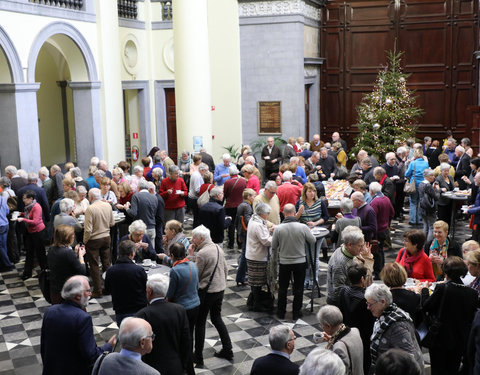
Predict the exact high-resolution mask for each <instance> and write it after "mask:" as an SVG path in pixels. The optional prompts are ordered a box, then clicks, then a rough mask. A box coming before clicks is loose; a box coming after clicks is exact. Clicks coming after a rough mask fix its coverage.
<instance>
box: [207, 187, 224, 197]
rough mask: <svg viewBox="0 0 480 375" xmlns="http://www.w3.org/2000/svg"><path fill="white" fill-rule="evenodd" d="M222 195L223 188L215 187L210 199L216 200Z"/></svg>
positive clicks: (211, 191)
mask: <svg viewBox="0 0 480 375" xmlns="http://www.w3.org/2000/svg"><path fill="white" fill-rule="evenodd" d="M222 194H223V188H222V187H221V186H215V187H214V188H213V189H212V190H210V198H215V197H218V196H219V195H222Z"/></svg>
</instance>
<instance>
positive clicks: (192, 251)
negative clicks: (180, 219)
mask: <svg viewBox="0 0 480 375" xmlns="http://www.w3.org/2000/svg"><path fill="white" fill-rule="evenodd" d="M188 252H189V258H190V259H192V260H194V261H195V263H196V265H197V268H198V282H199V289H198V296H199V297H200V310H199V312H198V317H197V324H196V326H195V352H194V355H193V362H195V363H196V364H197V365H199V366H200V365H203V345H204V342H205V325H206V323H207V317H208V314H209V313H210V320H211V322H212V324H213V325H214V326H215V328H216V330H217V332H218V335H219V336H220V340H221V341H222V350H220V351H219V352H216V353H215V354H214V355H215V357H218V358H224V359H227V360H229V361H231V360H232V359H233V351H232V341H231V340H230V336H229V334H228V330H227V327H225V323H224V322H223V320H222V303H223V295H224V293H225V288H226V287H227V283H226V281H227V275H228V271H227V262H226V261H225V256H224V254H223V250H222V249H221V247H220V246H218V245H216V244H214V243H213V242H212V239H211V238H210V231H209V230H208V228H206V227H204V226H203V225H200V226H198V227H196V228H195V229H193V231H192V245H191V246H190V248H189V249H188Z"/></svg>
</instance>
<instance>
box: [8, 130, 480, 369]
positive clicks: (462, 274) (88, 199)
mask: <svg viewBox="0 0 480 375" xmlns="http://www.w3.org/2000/svg"><path fill="white" fill-rule="evenodd" d="M259 158H261V162H259V160H257V159H256V156H255V155H254V153H253V152H252V150H251V148H250V147H249V146H244V147H243V148H242V150H241V154H240V156H239V157H238V159H237V160H233V158H232V156H231V155H229V154H224V155H223V156H222V161H221V162H220V163H219V164H217V165H215V164H214V160H213V158H212V156H211V155H209V154H208V153H207V152H206V151H205V150H201V152H199V153H195V154H193V155H191V154H190V153H189V152H188V151H184V152H183V153H182V154H181V156H180V158H179V160H178V163H177V164H175V162H174V161H173V160H172V159H171V158H170V157H169V156H168V154H167V152H166V151H164V150H159V149H158V148H157V147H155V148H153V149H152V150H151V151H150V152H149V154H148V155H147V156H146V157H145V158H144V159H142V160H141V163H142V166H139V165H137V166H134V167H133V170H132V173H130V169H131V166H130V164H129V163H127V162H125V161H121V162H119V163H118V164H117V165H116V166H115V167H114V168H113V170H112V171H109V168H108V164H107V163H106V162H105V161H104V160H99V159H98V158H96V157H93V158H92V160H91V166H90V167H89V169H88V177H87V178H83V177H82V171H81V170H80V168H78V167H75V166H74V165H73V164H72V163H66V164H65V166H64V168H63V169H62V168H60V167H59V166H58V165H53V166H52V167H50V169H47V168H45V167H42V168H41V169H40V170H39V171H38V172H30V173H27V172H25V171H22V170H17V168H16V167H15V166H8V167H6V168H5V176H4V177H1V178H0V194H1V195H0V271H1V272H10V271H12V270H14V269H15V266H14V264H15V263H17V262H19V260H20V255H22V254H23V253H24V254H25V265H24V268H23V274H22V275H21V277H22V279H23V280H27V279H29V278H31V277H32V276H33V272H34V271H35V270H36V266H37V265H38V267H39V270H38V272H37V273H38V274H39V275H41V274H42V273H44V271H45V270H47V269H48V270H49V275H50V281H49V285H50V288H49V292H48V293H49V294H48V295H47V297H48V300H49V301H50V302H51V303H52V305H53V306H52V307H50V308H48V309H47V310H46V312H45V315H44V318H43V325H42V336H41V354H42V360H43V365H44V374H57V373H58V374H64V373H69V372H72V373H82V374H88V373H91V370H92V368H93V367H94V368H95V371H97V372H96V373H98V374H111V373H113V372H114V371H115V370H118V369H125V368H136V367H135V366H137V365H136V363H137V362H139V364H138V366H139V367H138V368H137V370H138V371H140V368H141V371H142V372H138V373H145V374H158V373H161V374H181V373H188V374H194V373H195V370H194V368H195V366H197V367H201V366H203V365H204V356H203V349H204V348H203V346H204V341H205V329H206V323H207V318H208V315H210V320H211V322H212V324H213V325H214V327H215V328H216V330H217V331H218V335H219V337H220V340H221V344H222V349H221V350H220V351H218V352H216V353H215V356H216V357H219V358H223V359H225V360H232V359H233V355H234V353H233V346H232V342H231V339H230V336H229V332H228V330H227V328H226V326H225V324H224V322H223V319H222V313H221V312H222V302H223V298H224V292H225V289H226V287H227V274H228V271H227V263H226V260H225V253H224V246H225V248H228V249H234V248H235V245H236V246H237V248H238V250H239V253H238V268H237V274H236V279H235V282H236V285H237V287H239V288H244V287H250V295H249V296H248V300H247V307H248V309H249V310H251V311H256V312H267V313H270V314H274V313H275V314H276V315H277V317H278V318H279V319H280V320H285V319H286V318H287V317H288V318H289V317H291V318H292V319H293V320H297V319H299V318H301V317H302V316H303V311H302V310H303V295H304V291H305V289H311V288H314V287H315V286H318V280H319V261H320V260H323V261H324V262H328V270H327V274H326V280H327V304H326V305H325V306H322V307H321V309H320V310H319V311H318V315H317V318H318V322H319V324H320V326H321V327H322V330H323V332H321V335H320V332H319V334H318V335H317V336H318V337H317V336H315V337H317V338H318V340H317V341H318V342H326V349H316V350H313V351H312V352H311V353H310V354H309V355H308V356H307V358H306V360H305V362H304V363H303V365H302V366H301V367H299V366H298V365H297V364H295V363H293V362H291V361H290V354H291V353H292V352H293V350H294V348H295V335H294V332H293V331H292V329H290V328H289V326H286V325H278V326H275V327H272V328H271V329H270V334H269V340H270V347H271V350H272V352H271V353H270V354H269V355H267V356H265V357H261V358H258V359H256V360H255V363H254V364H253V367H252V369H251V373H252V374H264V373H273V372H274V371H277V372H279V373H280V374H298V373H300V374H304V375H307V374H308V375H316V374H332V375H334V374H335V375H337V374H338V375H341V374H348V375H350V374H352V375H361V374H374V373H376V374H397V373H398V374H400V373H402V374H423V373H424V368H425V364H424V357H423V354H422V346H423V347H424V348H427V349H428V351H429V354H430V363H431V369H432V374H449V375H451V374H457V373H458V374H467V373H469V372H468V371H470V373H472V374H474V373H477V372H478V371H480V370H479V368H480V359H479V358H480V354H479V353H480V351H479V350H477V347H478V349H480V346H479V345H480V332H479V329H478V327H479V326H480V314H477V308H478V305H479V295H480V245H479V244H478V240H479V236H480V193H479V190H478V186H480V171H479V170H478V168H479V167H480V159H478V158H473V150H472V149H471V147H470V141H469V140H468V139H467V138H465V139H462V141H461V144H460V145H457V144H456V141H455V140H454V139H453V137H451V136H449V137H447V139H446V140H445V141H443V142H442V143H440V141H438V140H433V141H432V139H431V138H430V137H425V139H424V143H423V144H420V143H415V142H414V141H413V140H412V141H407V142H406V143H405V144H404V145H401V146H400V147H398V149H397V150H396V152H395V153H393V152H391V153H387V154H386V155H379V156H378V158H376V157H374V156H372V155H368V153H367V152H365V151H364V150H361V151H359V152H358V154H357V155H356V161H355V163H354V164H353V166H352V167H351V168H350V169H347V166H348V165H350V164H352V162H353V161H350V163H347V162H348V150H347V144H346V142H345V141H344V140H342V139H341V138H340V135H339V134H338V133H334V134H333V135H332V139H331V142H330V141H329V142H323V141H321V140H320V137H319V135H314V137H313V139H312V140H311V142H305V140H304V139H303V138H301V137H299V138H297V139H296V138H289V139H288V142H287V144H286V145H285V147H284V149H283V150H282V149H281V148H280V147H279V146H278V145H275V141H274V139H273V138H272V137H269V138H268V139H267V144H266V145H265V147H264V148H263V149H262V151H261V154H260V155H259ZM377 159H382V160H385V162H384V163H383V164H380V163H379V161H378V160H377ZM339 179H340V180H347V181H348V183H349V187H348V188H347V189H346V190H345V192H344V197H343V199H341V200H340V202H339V209H337V210H335V209H332V207H331V206H329V201H328V199H326V190H325V185H327V184H329V183H334V181H335V180H339ZM455 189H460V190H462V191H467V190H468V189H470V190H471V192H470V194H468V198H467V194H465V196H466V199H468V208H467V209H466V210H464V214H463V216H467V215H468V216H469V217H470V215H471V220H470V224H468V225H470V227H471V229H472V238H471V240H469V241H467V242H465V243H463V244H462V245H461V244H459V243H458V242H457V241H455V239H454V238H453V236H452V235H451V234H452V230H451V224H452V222H453V223H454V222H455V220H456V219H457V218H458V217H461V216H457V215H461V214H458V213H457V207H456V204H455V201H452V200H451V199H448V197H447V195H448V194H447V195H446V194H445V193H448V192H450V191H454V190H455ZM407 198H408V206H409V210H408V211H409V214H408V216H409V224H410V226H411V229H410V230H408V231H407V232H406V233H405V234H404V247H403V248H401V249H400V250H399V251H398V254H397V256H396V261H395V262H393V263H385V254H384V252H385V251H392V239H391V227H392V220H393V219H398V220H404V216H406V213H405V210H404V208H405V202H406V199H407ZM452 202H453V203H452ZM186 213H189V214H190V215H191V216H192V219H193V230H192V236H191V238H187V236H186V235H185V233H184V223H185V215H186ZM452 218H453V220H452ZM465 225H467V224H465ZM321 233H322V234H321ZM47 250H48V253H47ZM225 250H226V249H225ZM329 251H330V254H331V256H329ZM332 251H333V253H332ZM152 262H153V263H155V262H156V263H158V264H162V265H165V266H167V267H170V271H169V276H165V275H162V274H153V275H150V276H148V275H147V273H146V271H145V269H144V268H143V267H139V266H138V264H151V263H152ZM103 272H104V273H105V274H104V277H103V278H102V273H103ZM86 276H88V277H89V278H87V277H86ZM90 282H91V285H92V287H91V286H90ZM290 282H292V295H293V304H292V311H291V315H290V312H287V295H288V288H289V284H290ZM432 291H433V292H432ZM277 292H278V294H277ZM104 295H111V298H112V303H113V309H114V311H115V315H116V322H117V324H118V326H119V334H118V337H117V336H114V337H112V338H111V339H110V340H109V342H108V343H106V344H105V345H104V346H102V347H98V346H97V344H96V343H95V340H94V337H93V330H92V320H91V317H90V316H89V314H87V313H86V311H85V308H86V306H87V304H88V299H89V298H102V297H103V296H104ZM275 295H276V296H277V303H276V306H275V302H274V301H275ZM459 312H460V313H461V314H459ZM72 337H76V338H77V339H76V340H72V339H71V338H72ZM117 339H119V340H120V343H121V347H122V349H121V351H120V352H119V353H118V354H117V353H116V354H115V355H112V354H109V355H106V354H102V353H106V352H108V351H111V350H112V349H113V347H114V346H115V344H116V341H117ZM154 339H155V341H154ZM58 358H61V360H58ZM142 361H143V362H142ZM140 363H141V366H140ZM392 364H395V365H392ZM132 373H133V372H132ZM135 373H137V372H135Z"/></svg>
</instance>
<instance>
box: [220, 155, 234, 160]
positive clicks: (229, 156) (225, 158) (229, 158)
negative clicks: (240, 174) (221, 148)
mask: <svg viewBox="0 0 480 375" xmlns="http://www.w3.org/2000/svg"><path fill="white" fill-rule="evenodd" d="M222 159H223V160H228V161H230V160H232V156H231V155H230V154H223V155H222Z"/></svg>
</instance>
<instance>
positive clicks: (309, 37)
mask: <svg viewBox="0 0 480 375" xmlns="http://www.w3.org/2000/svg"><path fill="white" fill-rule="evenodd" d="M318 36H319V31H318V29H317V28H315V27H311V26H304V28H303V44H304V56H305V57H320V51H319V50H318V46H319V42H318Z"/></svg>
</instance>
